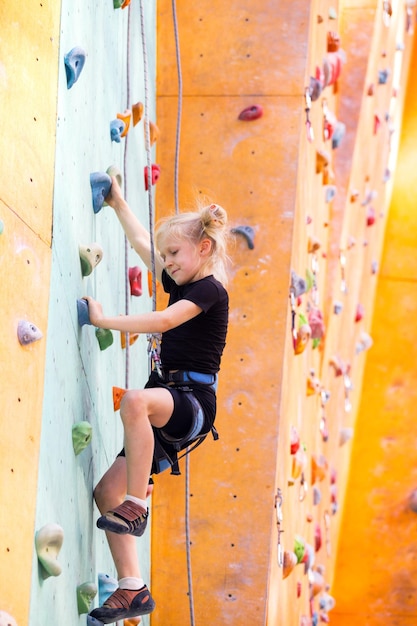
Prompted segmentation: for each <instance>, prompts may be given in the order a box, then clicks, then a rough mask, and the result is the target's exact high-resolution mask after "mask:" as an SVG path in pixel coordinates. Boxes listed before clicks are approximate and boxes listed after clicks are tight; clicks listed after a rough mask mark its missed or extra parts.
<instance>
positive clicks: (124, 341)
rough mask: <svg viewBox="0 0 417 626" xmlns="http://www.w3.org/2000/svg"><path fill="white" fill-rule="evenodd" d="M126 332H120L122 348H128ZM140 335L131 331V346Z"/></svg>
mask: <svg viewBox="0 0 417 626" xmlns="http://www.w3.org/2000/svg"><path fill="white" fill-rule="evenodd" d="M126 334H127V333H120V345H121V346H122V350H124V349H125V348H126ZM138 337H139V333H129V346H133V344H134V343H135V341H136V340H137V339H138Z"/></svg>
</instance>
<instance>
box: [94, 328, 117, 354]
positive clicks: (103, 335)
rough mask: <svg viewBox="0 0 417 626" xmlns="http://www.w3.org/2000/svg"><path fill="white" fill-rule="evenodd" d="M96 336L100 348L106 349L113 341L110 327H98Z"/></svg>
mask: <svg viewBox="0 0 417 626" xmlns="http://www.w3.org/2000/svg"><path fill="white" fill-rule="evenodd" d="M96 337H97V341H98V345H99V346H100V350H106V348H109V347H110V346H111V345H112V343H113V333H112V332H111V330H110V329H109V328H96Z"/></svg>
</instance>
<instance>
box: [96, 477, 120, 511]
mask: <svg viewBox="0 0 417 626" xmlns="http://www.w3.org/2000/svg"><path fill="white" fill-rule="evenodd" d="M93 497H94V501H95V503H96V504H97V508H98V510H99V511H100V512H101V513H105V512H106V511H108V510H109V509H111V508H112V507H114V506H117V505H118V504H120V502H121V500H123V497H124V494H120V493H119V492H118V489H115V484H114V483H113V482H112V481H111V480H108V479H107V477H106V475H104V476H103V478H102V479H101V480H100V482H99V483H97V485H96V487H95V489H94V491H93Z"/></svg>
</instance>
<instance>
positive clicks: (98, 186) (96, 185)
mask: <svg viewBox="0 0 417 626" xmlns="http://www.w3.org/2000/svg"><path fill="white" fill-rule="evenodd" d="M90 185H91V193H92V199H93V210H94V213H98V212H99V211H101V209H102V208H103V204H104V201H105V199H106V198H107V196H108V195H109V192H110V189H111V178H110V176H109V175H108V174H107V173H106V172H92V173H91V174H90Z"/></svg>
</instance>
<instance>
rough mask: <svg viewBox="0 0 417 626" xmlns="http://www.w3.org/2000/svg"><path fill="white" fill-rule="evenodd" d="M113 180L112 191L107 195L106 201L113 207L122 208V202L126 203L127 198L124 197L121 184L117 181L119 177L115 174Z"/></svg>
mask: <svg viewBox="0 0 417 626" xmlns="http://www.w3.org/2000/svg"><path fill="white" fill-rule="evenodd" d="M111 182H112V184H111V187H110V191H109V193H108V195H107V196H106V198H105V201H106V202H107V204H108V205H109V206H111V207H112V208H113V209H120V207H121V206H122V204H124V202H125V199H124V197H123V193H122V190H121V189H120V185H119V183H118V182H117V178H116V177H115V176H112V178H111Z"/></svg>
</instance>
